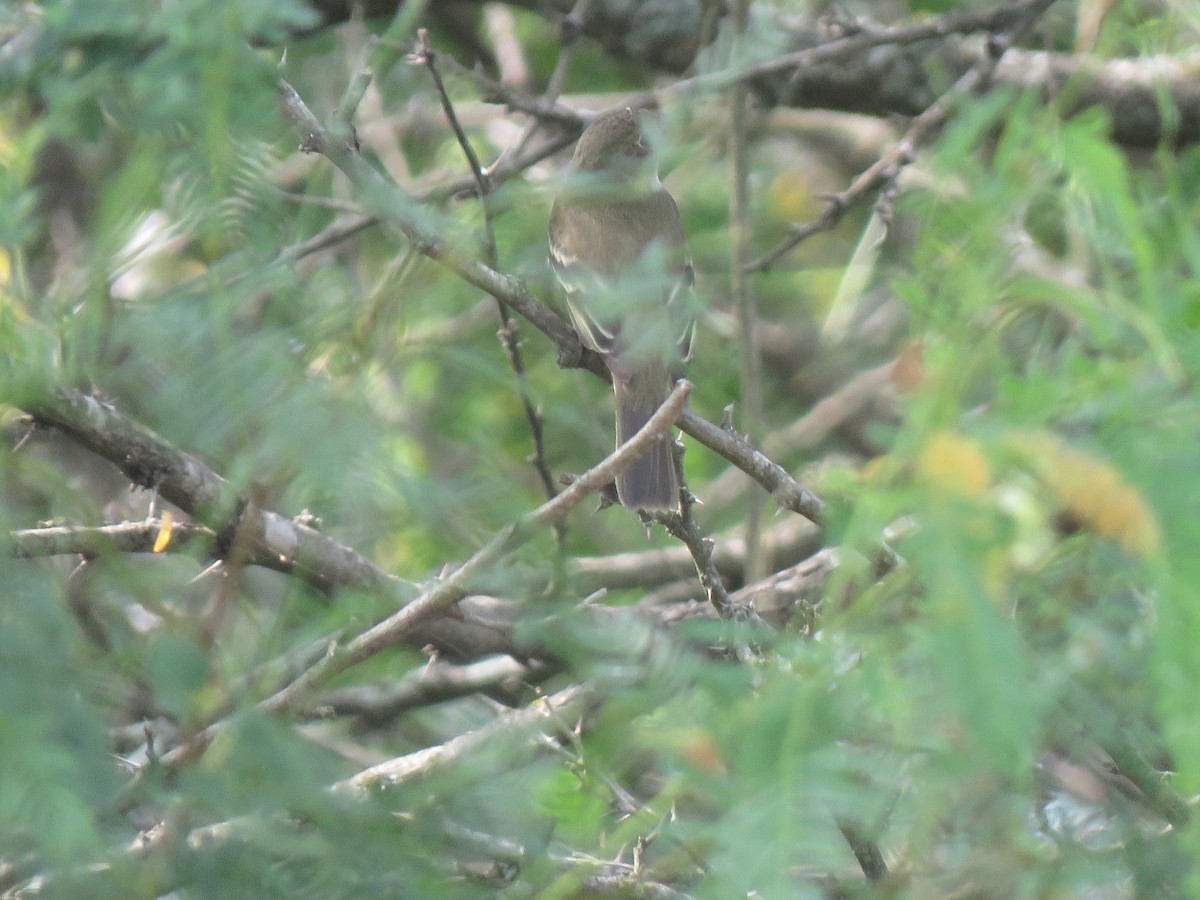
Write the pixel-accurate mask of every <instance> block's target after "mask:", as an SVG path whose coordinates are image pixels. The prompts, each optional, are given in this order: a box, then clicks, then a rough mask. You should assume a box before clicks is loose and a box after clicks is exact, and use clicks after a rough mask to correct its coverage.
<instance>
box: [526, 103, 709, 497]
mask: <svg viewBox="0 0 1200 900" xmlns="http://www.w3.org/2000/svg"><path fill="white" fill-rule="evenodd" d="M571 170H572V173H573V177H572V179H571V183H570V184H569V185H568V187H567V188H566V189H565V190H564V191H563V192H562V193H561V194H560V195H559V196H558V198H557V199H556V200H555V201H554V205H553V207H552V208H551V210H550V229H549V240H550V266H551V268H552V269H553V270H554V273H555V275H556V276H557V278H558V281H559V283H560V284H561V285H562V287H563V291H564V294H565V298H566V303H567V309H568V311H569V312H570V315H571V320H572V322H573V324H574V326H575V330H576V331H577V332H578V333H579V338H580V340H581V341H582V342H583V344H584V345H585V346H587V347H590V348H591V349H593V350H595V351H596V352H597V353H599V354H601V355H602V356H603V357H604V361H605V363H606V364H607V366H608V369H609V371H610V372H611V373H612V380H613V389H614V391H615V392H616V406H617V445H618V446H620V445H621V444H622V443H624V442H625V441H626V440H628V439H629V438H630V437H632V436H633V435H634V434H636V433H637V431H638V429H640V428H641V427H642V426H643V425H644V424H646V420H647V419H649V418H650V416H651V415H653V414H654V412H655V410H657V409H658V407H659V406H660V405H662V402H663V401H664V400H665V399H666V398H667V395H668V394H669V393H670V392H671V388H672V387H673V386H674V384H675V382H676V381H677V380H678V379H679V378H681V377H682V376H683V366H684V363H686V362H687V360H688V359H689V358H690V357H691V352H692V336H693V332H694V328H695V320H694V318H693V316H692V314H691V308H690V292H691V287H692V282H693V274H692V266H691V264H690V262H689V261H688V258H687V252H686V248H685V246H684V239H685V238H684V232H683V220H682V218H681V217H680V215H679V207H678V206H676V205H675V199H674V198H673V197H672V196H671V195H670V193H668V192H667V190H666V188H664V187H663V186H662V182H660V181H659V179H658V170H657V166H656V165H655V163H654V160H653V158H652V157H651V155H650V147H649V145H648V144H647V142H646V139H645V135H644V134H643V132H642V127H641V122H640V121H639V119H638V114H637V113H635V112H634V111H633V110H631V109H621V110H616V111H613V112H607V113H604V114H603V115H601V116H599V117H597V118H596V119H595V120H594V121H593V122H592V124H591V125H589V126H588V127H587V129H586V130H585V131H584V132H583V135H582V136H581V137H580V138H579V143H578V144H577V145H576V147H575V155H574V157H573V158H572V160H571ZM617 496H618V497H619V498H620V500H621V503H623V504H624V505H625V506H627V507H629V508H630V509H671V508H673V507H674V506H675V504H676V502H677V501H678V487H677V485H676V480H675V469H674V465H673V463H672V459H671V444H670V436H669V435H664V436H663V438H662V439H661V440H660V441H656V442H655V443H654V444H652V445H651V447H650V449H649V450H647V451H646V452H645V454H644V455H642V456H641V457H639V458H638V459H637V460H636V461H634V462H633V464H631V465H630V466H629V467H628V468H626V469H625V471H624V472H623V473H622V474H621V475H619V476H617Z"/></svg>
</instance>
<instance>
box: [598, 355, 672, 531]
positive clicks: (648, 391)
mask: <svg viewBox="0 0 1200 900" xmlns="http://www.w3.org/2000/svg"><path fill="white" fill-rule="evenodd" d="M613 384H614V386H615V389H616V394H617V446H618V447H619V446H621V444H623V443H625V442H626V441H627V440H629V439H630V438H631V437H633V436H634V435H635V434H637V433H638V431H639V430H640V429H641V427H642V426H643V425H645V424H646V422H647V421H649V419H650V417H651V416H652V415H654V413H655V412H656V411H657V410H658V408H659V407H660V406H662V404H663V401H664V400H666V399H667V395H668V394H670V392H671V386H670V379H669V378H668V377H667V375H666V373H665V371H662V370H658V371H655V370H654V369H651V370H650V371H642V372H636V373H634V374H633V376H632V377H631V378H629V379H628V380H627V381H624V380H622V379H621V378H617V377H614V378H613ZM617 496H618V497H619V498H620V500H621V503H622V504H623V505H624V506H626V507H628V508H629V509H674V508H675V505H676V503H677V502H678V500H679V488H678V485H677V484H676V481H675V464H674V461H673V460H672V457H671V436H670V434H669V433H668V434H664V435H662V436H661V437H659V438H656V439H655V440H654V442H653V443H651V445H650V446H649V448H647V450H646V451H645V453H643V454H642V455H641V456H639V457H638V458H637V459H636V460H634V461H633V463H631V464H630V465H629V467H628V468H626V469H625V471H624V472H622V473H621V474H620V475H618V476H617Z"/></svg>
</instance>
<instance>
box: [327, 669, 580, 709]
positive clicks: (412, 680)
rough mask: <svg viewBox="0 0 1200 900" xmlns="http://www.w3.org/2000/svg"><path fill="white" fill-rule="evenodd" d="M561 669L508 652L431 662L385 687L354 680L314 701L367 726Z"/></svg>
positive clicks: (527, 682) (537, 677) (528, 681)
mask: <svg viewBox="0 0 1200 900" xmlns="http://www.w3.org/2000/svg"><path fill="white" fill-rule="evenodd" d="M559 670H560V667H559V666H557V665H553V664H550V663H529V664H526V663H522V662H518V661H517V660H515V659H513V658H512V657H511V656H490V657H488V658H486V659H480V660H476V661H475V662H471V663H466V664H465V665H455V664H453V663H448V662H442V661H434V662H433V663H432V664H431V665H429V666H422V667H421V668H419V669H414V670H412V671H410V672H408V673H407V674H406V675H405V676H404V677H403V678H401V679H400V680H399V681H397V682H395V683H390V684H388V685H386V686H382V685H356V686H353V687H347V688H342V689H340V690H336V691H331V692H329V693H327V694H323V695H322V696H321V698H320V699H319V700H318V701H317V706H318V708H319V709H320V710H321V713H322V714H323V715H324V714H326V712H327V713H328V715H333V716H354V717H356V718H358V719H360V720H363V721H365V722H367V723H369V724H372V725H381V724H384V723H386V722H389V721H391V720H393V719H395V718H397V717H399V716H401V715H403V714H404V713H405V712H408V711H409V710H412V709H416V708H418V707H422V706H428V705H432V704H435V703H444V702H445V701H447V700H452V699H454V698H456V697H466V696H470V695H473V694H479V693H484V692H489V691H494V690H496V689H497V688H501V687H504V686H506V685H509V686H511V685H527V684H531V683H534V682H537V681H541V680H543V679H545V678H546V677H547V676H549V675H551V674H553V673H555V672H557V671H559Z"/></svg>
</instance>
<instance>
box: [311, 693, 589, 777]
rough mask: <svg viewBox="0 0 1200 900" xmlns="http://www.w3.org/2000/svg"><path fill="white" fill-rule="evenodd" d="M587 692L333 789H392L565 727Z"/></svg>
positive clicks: (542, 702)
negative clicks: (512, 740) (523, 737)
mask: <svg viewBox="0 0 1200 900" xmlns="http://www.w3.org/2000/svg"><path fill="white" fill-rule="evenodd" d="M591 696H592V695H591V692H590V691H589V690H588V689H587V688H586V687H584V686H582V685H573V686H571V687H569V688H565V689H563V690H561V691H559V692H558V693H556V694H552V695H551V696H549V697H544V698H539V699H538V700H535V701H534V702H533V703H530V704H529V705H528V706H523V707H521V708H520V709H514V710H510V711H508V712H506V713H504V714H503V715H501V716H499V717H498V718H497V719H496V720H495V721H494V722H492V723H490V724H488V725H485V726H484V727H483V728H480V729H479V730H478V731H469V732H467V733H466V734H460V735H458V736H457V737H453V738H451V739H450V740H448V741H446V743H444V744H438V745H437V746H434V747H426V748H425V749H423V750H418V751H416V752H415V753H409V754H408V755H406V756H400V757H397V758H396V759H389V760H387V761H386V762H382V763H379V764H378V765H375V766H371V767H370V768H369V769H364V770H363V771H361V772H359V773H358V774H357V775H353V776H351V777H350V778H347V779H346V780H344V781H339V782H338V783H337V784H335V785H334V790H341V791H352V792H354V793H359V792H361V791H364V790H366V789H367V788H370V787H376V786H378V787H396V786H398V785H401V784H404V783H405V782H407V781H411V780H412V779H413V778H416V777H418V776H421V775H428V774H429V773H430V772H433V771H436V770H437V769H441V768H444V767H445V766H448V765H450V764H452V763H454V762H457V761H458V760H459V759H461V758H462V757H463V756H464V755H465V754H468V753H473V752H475V751H477V750H480V749H482V748H483V747H494V746H496V744H497V742H498V741H501V740H504V739H505V738H508V737H510V736H512V735H513V734H520V733H522V732H530V731H533V730H534V729H535V727H536V726H539V725H542V724H543V723H546V724H549V725H550V726H551V727H552V728H553V730H555V731H559V730H562V729H563V728H564V725H563V724H561V723H567V724H566V725H565V727H567V728H569V727H570V726H571V724H573V723H574V721H575V720H576V719H577V718H579V716H580V714H581V713H582V712H583V710H584V708H585V707H586V706H587V703H588V701H589V699H590V697H591Z"/></svg>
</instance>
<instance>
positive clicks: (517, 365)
mask: <svg viewBox="0 0 1200 900" xmlns="http://www.w3.org/2000/svg"><path fill="white" fill-rule="evenodd" d="M417 48H418V49H417V52H416V54H414V57H413V58H414V61H416V62H418V63H421V64H422V65H424V66H425V68H426V69H427V70H428V71H429V76H430V78H431V79H432V80H433V86H434V90H435V91H436V92H437V95H438V98H439V99H440V100H441V104H442V111H443V113H445V116H446V121H447V122H448V123H449V125H450V128H451V130H453V132H454V136H455V138H456V139H457V140H458V145H459V147H460V148H462V151H463V155H464V156H465V157H466V159H467V165H468V166H469V167H470V170H471V177H472V178H474V179H475V188H476V191H477V193H478V195H479V202H480V205H481V206H482V207H483V222H484V235H485V240H484V247H483V259H484V262H485V263H487V265H489V266H490V267H492V268H493V269H494V268H496V267H497V265H498V261H497V257H496V231H495V227H494V224H493V211H492V202H491V193H492V190H493V186H492V179H491V176H489V175H488V174H487V173H486V172H485V171H484V170H483V166H482V165H480V162H479V157H478V155H476V153H475V149H474V148H473V147H472V146H471V142H470V140H469V139H468V138H467V133H466V132H465V131H464V130H463V127H462V123H461V122H459V120H458V115H457V114H456V113H455V112H454V104H453V102H452V101H451V100H450V95H449V94H448V93H447V91H446V84H445V82H444V81H443V80H442V75H441V72H439V71H438V64H437V63H438V58H437V56H436V54H435V53H434V50H433V47H432V46H431V45H430V43H429V33H428V31H426V30H425V29H424V28H422V29H420V30H419V31H418V32H417ZM494 299H495V301H496V309H497V311H498V313H499V315H500V331H499V332H498V334H499V337H500V344H501V346H503V347H504V352H505V355H506V356H507V357H508V362H509V365H510V366H511V368H512V370H513V375H514V376H515V378H516V381H517V395H518V396H519V397H520V398H521V408H522V410H523V411H524V413H525V421H526V423H527V424H528V426H529V434H530V438H531V440H532V442H533V456H532V457H531V462H532V463H533V468H534V471H535V472H537V475H538V479H539V480H540V481H541V483H542V490H543V491H544V492H545V494H546V498H547V499H553V497H554V495H555V494H557V493H558V490H557V489H556V488H555V486H554V473H553V472H551V470H550V463H549V462H548V461H547V459H546V439H545V422H544V420H543V419H542V415H541V413H539V412H538V409H537V406H536V405H535V404H534V402H533V397H532V394H531V391H530V389H529V376H528V374H527V373H526V369H525V358H524V354H523V353H522V351H521V335H520V330H519V328H518V326H517V320H516V319H515V318H514V317H513V314H512V311H511V310H510V309H509V308H508V304H506V303H505V302H504V300H503V299H501V298H500V297H495V298H494ZM554 534H555V540H556V542H557V544H558V546H559V548H560V550H561V549H562V548H563V547H565V545H566V539H567V536H566V530H565V529H564V528H563V527H562V525H561V524H559V525H556V526H555V529H554Z"/></svg>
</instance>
